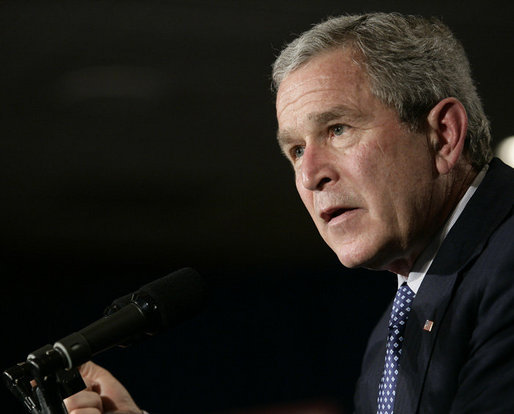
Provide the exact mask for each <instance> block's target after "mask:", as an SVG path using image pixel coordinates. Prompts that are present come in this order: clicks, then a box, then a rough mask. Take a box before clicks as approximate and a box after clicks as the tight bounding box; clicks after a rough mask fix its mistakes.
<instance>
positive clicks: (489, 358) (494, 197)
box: [355, 159, 514, 414]
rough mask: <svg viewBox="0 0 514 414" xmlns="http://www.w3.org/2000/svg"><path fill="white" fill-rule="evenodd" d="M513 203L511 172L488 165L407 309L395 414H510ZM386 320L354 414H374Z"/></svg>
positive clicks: (369, 352) (374, 339) (370, 352)
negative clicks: (426, 327)
mask: <svg viewBox="0 0 514 414" xmlns="http://www.w3.org/2000/svg"><path fill="white" fill-rule="evenodd" d="M513 202H514V170H513V169H512V168H510V167H508V166H506V165H505V164H503V163H502V162H501V161H500V160H498V159H494V160H493V161H492V162H491V164H490V167H489V170H488V172H487V174H486V176H485V177H484V179H483V181H482V184H481V185H480V186H479V187H478V189H477V191H476V192H475V194H474V195H473V197H472V198H471V200H470V201H469V203H468V205H467V206H466V208H465V209H464V211H463V212H462V214H461V216H460V217H459V219H458V220H457V222H456V223H455V225H454V226H453V227H452V229H451V230H450V233H449V234H448V236H447V237H446V239H445V240H444V242H443V244H442V246H441V248H440V250H439V252H438V254H437V256H436V258H435V260H434V262H433V263H432V266H431V267H430V269H429V270H428V273H427V275H426V276H425V279H424V280H423V283H422V284H421V287H420V289H419V291H418V293H417V295H416V297H415V299H414V302H413V304H412V310H411V313H410V315H409V321H408V323H407V326H406V330H405V336H404V337H405V339H404V343H403V349H402V356H401V360H400V372H399V379H398V383H397V388H396V400H395V407H394V412H395V414H413V413H423V414H425V413H434V414H443V413H450V412H451V413H514V243H513V240H514V218H513V214H512V213H513ZM390 312H391V309H390V308H389V309H388V310H387V311H386V312H385V313H384V315H383V317H382V318H381V320H380V321H379V323H378V325H377V326H376V327H375V329H374V331H373V333H372V334H371V337H370V339H369V342H368V346H367V349H366V352H365V356H364V361H363V365H362V372H361V377H360V379H359V381H358V383H357V389H356V394H355V412H356V413H358V414H364V413H366V414H367V413H373V414H375V413H376V410H377V401H376V400H377V394H378V385H379V382H380V378H381V375H382V370H383V366H384V353H385V339H386V337H387V329H388V328H387V325H388V320H389V315H390ZM427 320H428V321H433V328H432V330H431V331H430V332H429V331H426V330H424V329H423V326H424V325H425V321H427Z"/></svg>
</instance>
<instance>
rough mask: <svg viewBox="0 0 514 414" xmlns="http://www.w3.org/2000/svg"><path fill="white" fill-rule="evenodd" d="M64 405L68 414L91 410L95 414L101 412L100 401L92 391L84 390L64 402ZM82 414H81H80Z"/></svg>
mask: <svg viewBox="0 0 514 414" xmlns="http://www.w3.org/2000/svg"><path fill="white" fill-rule="evenodd" d="M64 405H65V406H66V409H67V410H68V411H69V412H74V411H73V410H79V409H93V410H96V411H93V412H95V413H97V414H98V413H101V412H102V399H101V397H100V395H99V394H98V393H96V392H94V391H90V390H85V391H80V392H79V393H77V394H74V395H72V396H71V397H68V398H66V399H65V400H64ZM81 414H82V413H81Z"/></svg>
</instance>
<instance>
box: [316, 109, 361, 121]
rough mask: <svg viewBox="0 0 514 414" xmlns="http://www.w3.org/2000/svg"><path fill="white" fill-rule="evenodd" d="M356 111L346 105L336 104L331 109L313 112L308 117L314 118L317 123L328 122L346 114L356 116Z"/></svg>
mask: <svg viewBox="0 0 514 414" xmlns="http://www.w3.org/2000/svg"><path fill="white" fill-rule="evenodd" d="M355 115H356V111H355V110H352V109H350V108H348V107H346V106H336V107H334V108H331V109H330V110H329V111H325V112H319V113H312V114H309V115H308V116H307V118H308V119H310V120H313V121H314V122H316V123H317V124H326V123H327V122H330V121H332V120H334V119H337V118H341V117H344V116H347V117H354V116H355Z"/></svg>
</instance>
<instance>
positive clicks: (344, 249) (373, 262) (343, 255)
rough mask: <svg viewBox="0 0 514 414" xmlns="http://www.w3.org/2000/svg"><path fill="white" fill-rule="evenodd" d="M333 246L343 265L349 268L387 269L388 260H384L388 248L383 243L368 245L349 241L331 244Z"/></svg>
mask: <svg viewBox="0 0 514 414" xmlns="http://www.w3.org/2000/svg"><path fill="white" fill-rule="evenodd" d="M331 248H332V250H333V251H334V252H335V253H336V255H337V258H338V259H339V261H340V262H341V263H342V265H343V266H345V267H347V268H350V269H353V268H357V267H363V268H366V269H371V270H385V269H386V268H387V263H388V262H387V261H385V260H384V255H385V254H384V251H386V250H387V249H386V248H385V247H383V244H381V243H375V244H366V245H363V244H359V243H348V244H345V245H341V244H338V245H335V246H334V247H332V246H331ZM385 256H388V255H385Z"/></svg>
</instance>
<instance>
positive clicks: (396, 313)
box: [389, 282, 416, 328]
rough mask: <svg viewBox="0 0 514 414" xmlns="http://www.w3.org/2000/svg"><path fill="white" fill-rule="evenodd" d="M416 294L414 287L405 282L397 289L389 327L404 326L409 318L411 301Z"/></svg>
mask: <svg viewBox="0 0 514 414" xmlns="http://www.w3.org/2000/svg"><path fill="white" fill-rule="evenodd" d="M414 296H416V294H415V293H414V292H413V291H412V289H411V288H410V287H409V286H408V285H407V283H405V282H404V283H403V284H402V285H401V286H400V287H399V288H398V290H397V292H396V296H395V298H394V301H393V309H392V311H391V318H390V319H389V328H402V327H403V326H404V325H405V322H407V319H408V318H409V312H410V308H411V303H412V301H413V299H414Z"/></svg>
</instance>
